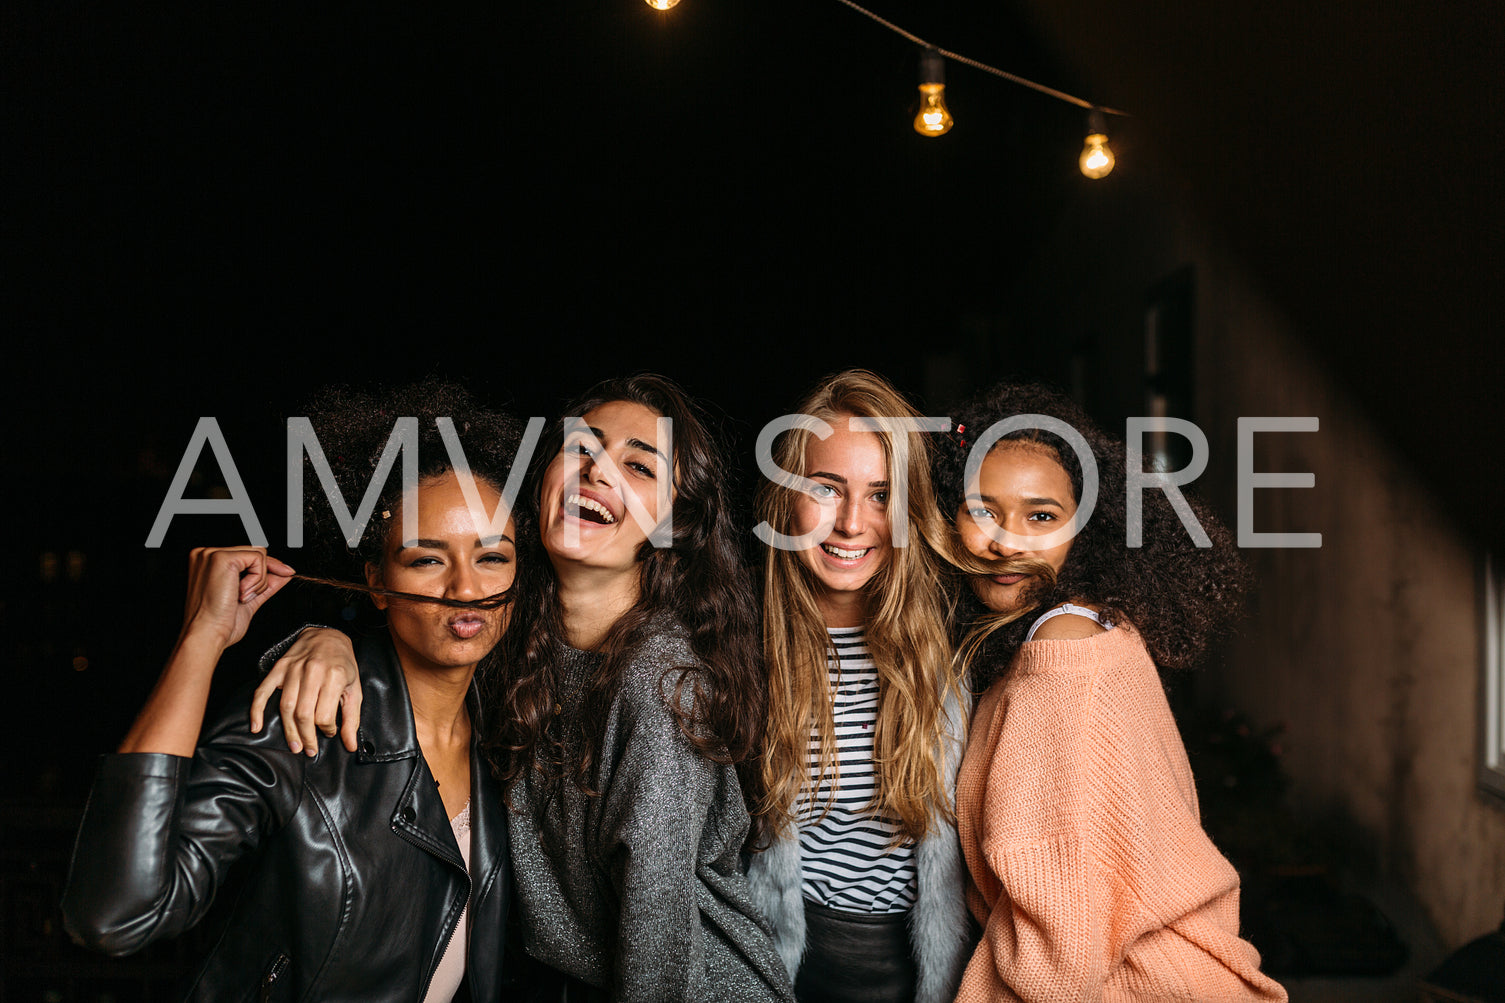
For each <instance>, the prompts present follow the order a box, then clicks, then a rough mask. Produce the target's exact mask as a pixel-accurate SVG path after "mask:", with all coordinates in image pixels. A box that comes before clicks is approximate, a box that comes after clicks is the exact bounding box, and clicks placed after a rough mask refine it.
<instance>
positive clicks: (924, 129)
mask: <svg viewBox="0 0 1505 1003" xmlns="http://www.w3.org/2000/svg"><path fill="white" fill-rule="evenodd" d="M954 124H955V123H954V122H953V120H952V118H951V110H950V109H949V108H947V107H946V63H945V61H944V60H943V59H941V55H940V53H938V52H936V51H935V50H934V49H926V50H925V51H924V52H922V53H920V110H919V111H918V112H916V113H915V117H914V131H915V132H918V133H919V134H920V135H922V136H944V135H945V134H946V133H948V132H950V131H951V126H952V125H954Z"/></svg>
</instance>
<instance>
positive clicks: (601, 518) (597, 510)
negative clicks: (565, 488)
mask: <svg viewBox="0 0 1505 1003" xmlns="http://www.w3.org/2000/svg"><path fill="white" fill-rule="evenodd" d="M560 507H561V508H562V509H563V510H564V514H565V515H567V516H569V517H570V518H572V519H578V520H580V521H581V522H583V523H585V524H587V525H592V526H614V525H616V524H617V523H618V522H620V521H621V519H622V513H621V512H620V511H619V510H618V509H617V507H616V505H615V504H614V502H613V500H612V499H611V498H608V497H606V496H603V495H599V494H597V493H596V492H594V491H588V490H586V489H584V488H581V489H580V490H579V491H578V492H576V493H574V494H568V495H565V496H564V500H563V501H562V502H561V504H560Z"/></svg>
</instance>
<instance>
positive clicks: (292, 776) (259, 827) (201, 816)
mask: <svg viewBox="0 0 1505 1003" xmlns="http://www.w3.org/2000/svg"><path fill="white" fill-rule="evenodd" d="M233 706H235V707H236V708H237V711H236V713H235V714H234V715H233V716H227V717H226V718H224V719H222V720H221V721H220V722H219V723H218V724H217V725H215V726H213V727H212V728H211V729H210V730H209V731H208V732H206V734H205V736H204V739H203V741H202V744H201V745H200V746H199V749H198V751H197V752H196V753H195V754H194V756H193V758H192V759H185V758H183V757H181V756H172V755H167V754H164V753H125V754H120V753H116V754H111V755H106V756H103V757H101V760H100V764H99V768H98V771H97V772H96V774H95V779H94V786H93V788H92V789H91V790H90V792H89V801H88V803H87V805H86V806H85V808H84V817H83V821H82V823H81V824H80V827H79V833H78V840H77V842H76V844H75V845H74V851H73V864H72V867H71V869H70V871H69V876H68V884H67V887H66V889H65V891H64V894H63V921H64V924H65V926H66V928H67V930H68V932H69V934H70V935H71V936H72V937H73V939H74V940H75V941H77V942H78V943H80V944H83V945H84V946H86V947H91V948H94V949H95V950H99V951H103V952H105V953H106V954H110V955H115V956H120V955H125V954H130V953H133V952H135V951H138V950H140V949H141V948H143V947H145V946H146V945H147V944H149V943H151V942H152V941H155V940H160V939H163V938H167V937H173V936H176V935H178V934H179V933H182V932H183V931H184V930H186V929H188V928H189V927H191V926H193V925H194V924H195V923H197V922H198V921H199V920H200V919H202V918H203V916H204V914H205V913H206V912H207V911H208V909H209V906H210V904H211V903H212V902H213V901H214V895H215V892H216V891H217V890H218V888H219V886H220V883H221V881H222V880H223V878H224V876H225V873H226V872H227V871H228V870H229V868H230V866H231V865H232V864H233V863H234V862H235V861H236V860H237V859H239V858H240V857H241V856H242V855H243V854H246V853H249V852H251V851H253V850H254V849H255V848H256V847H257V846H258V845H260V843H261V841H262V840H263V839H265V838H266V837H267V836H268V835H269V834H270V833H271V832H273V831H275V830H276V829H278V828H280V826H281V825H282V824H283V823H284V822H285V821H286V820H287V818H288V817H290V816H291V815H292V813H293V812H294V811H295V810H296V809H297V806H298V803H299V800H300V798H301V796H302V791H303V773H304V769H305V762H306V757H303V756H297V755H294V754H293V753H291V752H289V751H288V750H287V747H286V745H285V744H283V738H282V734H281V731H282V729H281V728H280V726H272V725H269V726H268V727H267V728H265V729H263V731H262V733H261V734H260V735H252V734H250V733H249V732H248V730H247V727H246V721H245V714H244V712H243V711H240V710H239V709H238V708H240V707H241V706H243V704H239V703H236V704H233ZM279 746H280V748H279Z"/></svg>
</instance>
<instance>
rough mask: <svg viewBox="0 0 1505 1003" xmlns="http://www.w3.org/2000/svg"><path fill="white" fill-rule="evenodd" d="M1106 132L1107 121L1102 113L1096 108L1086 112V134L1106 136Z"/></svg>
mask: <svg viewBox="0 0 1505 1003" xmlns="http://www.w3.org/2000/svg"><path fill="white" fill-rule="evenodd" d="M1107 134H1108V122H1107V119H1106V118H1105V117H1104V116H1103V113H1102V112H1100V111H1098V110H1097V109H1096V108H1094V109H1092V110H1091V111H1089V112H1088V113H1087V135H1089V136H1106V135H1107Z"/></svg>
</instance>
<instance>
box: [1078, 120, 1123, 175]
mask: <svg viewBox="0 0 1505 1003" xmlns="http://www.w3.org/2000/svg"><path fill="white" fill-rule="evenodd" d="M1113 163H1114V158H1113V151H1112V150H1110V149H1108V128H1107V126H1106V125H1104V123H1103V115H1102V112H1100V111H1098V110H1097V109H1095V108H1094V109H1093V110H1092V111H1090V112H1088V113H1087V140H1086V142H1085V143H1084V144H1083V146H1082V155H1081V156H1080V157H1079V158H1077V166H1079V167H1081V169H1082V173H1083V174H1085V175H1087V177H1089V178H1091V179H1093V180H1094V181H1096V180H1097V179H1098V178H1106V177H1107V176H1108V175H1109V174H1110V173H1112V171H1113Z"/></svg>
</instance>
